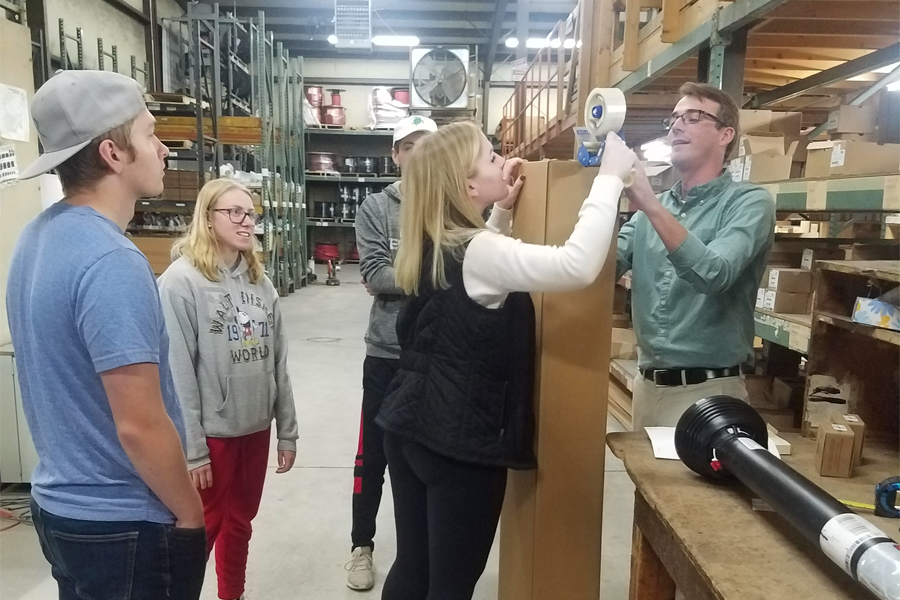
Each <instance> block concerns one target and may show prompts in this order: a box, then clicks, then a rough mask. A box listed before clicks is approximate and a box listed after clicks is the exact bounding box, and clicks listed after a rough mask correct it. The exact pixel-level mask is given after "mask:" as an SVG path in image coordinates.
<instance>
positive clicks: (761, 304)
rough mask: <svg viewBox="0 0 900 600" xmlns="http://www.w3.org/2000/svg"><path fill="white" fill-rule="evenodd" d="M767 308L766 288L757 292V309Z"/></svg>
mask: <svg viewBox="0 0 900 600" xmlns="http://www.w3.org/2000/svg"><path fill="white" fill-rule="evenodd" d="M765 306H766V288H759V289H758V290H756V308H765Z"/></svg>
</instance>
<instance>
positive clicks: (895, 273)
mask: <svg viewBox="0 0 900 600" xmlns="http://www.w3.org/2000/svg"><path fill="white" fill-rule="evenodd" d="M898 252H900V251H898ZM817 265H818V268H819V269H824V270H826V271H837V272H838V273H848V274H850V275H862V276H865V277H876V278H878V279H886V280H888V281H893V282H896V283H900V262H898V261H896V260H821V261H818V263H817Z"/></svg>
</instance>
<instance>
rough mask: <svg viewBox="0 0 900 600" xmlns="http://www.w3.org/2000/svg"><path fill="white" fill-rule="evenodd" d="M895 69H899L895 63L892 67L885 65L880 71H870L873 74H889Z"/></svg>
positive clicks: (899, 63)
mask: <svg viewBox="0 0 900 600" xmlns="http://www.w3.org/2000/svg"><path fill="white" fill-rule="evenodd" d="M897 67H900V62H895V63H894V64H892V65H886V66H884V67H881V68H880V69H875V70H874V71H872V72H873V73H890V72H891V71H893V70H894V69H896V68H897Z"/></svg>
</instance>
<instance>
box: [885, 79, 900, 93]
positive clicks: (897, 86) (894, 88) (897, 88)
mask: <svg viewBox="0 0 900 600" xmlns="http://www.w3.org/2000/svg"><path fill="white" fill-rule="evenodd" d="M887 89H888V91H889V92H900V81H894V82H893V83H889V84H887Z"/></svg>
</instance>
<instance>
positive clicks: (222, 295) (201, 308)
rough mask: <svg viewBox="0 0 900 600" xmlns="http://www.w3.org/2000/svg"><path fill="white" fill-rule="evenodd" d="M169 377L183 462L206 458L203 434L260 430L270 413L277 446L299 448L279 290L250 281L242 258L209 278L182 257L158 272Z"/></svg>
mask: <svg viewBox="0 0 900 600" xmlns="http://www.w3.org/2000/svg"><path fill="white" fill-rule="evenodd" d="M159 292H160V297H161V298H162V305H163V312H164V313H165V317H166V328H167V329H168V332H169V338H170V344H169V357H170V362H171V365H172V376H173V378H174V380H175V388H176V391H177V392H178V397H179V400H180V401H181V407H182V410H183V412H184V424H185V428H186V430H187V459H188V467H189V468H191V469H196V468H197V467H200V466H203V465H205V464H207V463H208V462H210V461H209V448H208V447H207V445H206V437H207V436H209V437H222V438H230V437H238V436H242V435H249V434H251V433H256V432H258V431H263V430H264V429H266V428H267V427H269V426H270V425H271V424H272V419H273V418H274V419H275V422H276V429H277V434H278V449H279V450H291V451H294V452H296V450H297V437H298V434H297V415H296V412H295V409H294V394H293V391H292V389H291V380H290V377H289V376H288V373H287V339H286V335H285V330H284V323H283V321H282V318H281V309H280V308H279V305H278V292H277V291H276V290H275V286H273V285H272V282H271V281H269V278H268V277H263V278H262V279H261V280H260V281H258V282H257V283H255V284H252V283H250V276H249V274H248V272H247V263H246V261H245V260H243V259H242V260H241V262H240V264H238V266H237V267H236V268H235V269H233V270H226V269H221V270H220V271H219V281H209V280H208V279H207V278H206V277H204V276H203V274H201V273H200V271H198V270H197V269H196V268H195V267H194V265H193V263H192V262H191V260H190V259H189V258H187V257H184V256H182V257H181V258H179V259H178V260H176V261H175V262H173V263H172V265H171V266H170V267H169V268H168V269H166V272H165V273H163V274H162V275H161V276H160V278H159Z"/></svg>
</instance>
